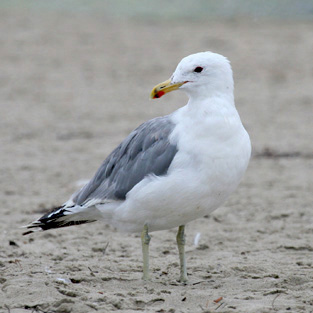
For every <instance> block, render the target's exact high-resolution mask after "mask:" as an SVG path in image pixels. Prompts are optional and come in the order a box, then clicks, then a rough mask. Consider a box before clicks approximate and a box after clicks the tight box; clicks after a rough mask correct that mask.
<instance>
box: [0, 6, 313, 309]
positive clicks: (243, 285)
mask: <svg viewBox="0 0 313 313" xmlns="http://www.w3.org/2000/svg"><path fill="white" fill-rule="evenodd" d="M0 27H1V33H0V60H1V70H0V106H1V123H0V142H1V154H0V186H1V187H0V192H1V219H0V227H1V228H0V231H1V232H0V242H1V245H0V286H1V292H0V312H10V313H20V312H47V313H48V312H58V313H62V312H64V313H65V312H73V313H74V312H75V313H85V312H113V311H120V312H137V311H138V312H245V313H248V312H260V313H261V312H262V313H263V312H313V263H312V262H313V215H312V203H313V193H312V188H313V175H312V170H313V144H312V133H313V123H312V112H313V111H312V108H313V94H312V86H313V65H312V64H313V63H312V51H313V22H309V21H307V22H305V21H286V20H280V21H277V20H264V19H257V20H251V21H243V20H236V19H234V20H216V19H214V20H207V21H203V20H202V21H183V20H179V19H178V20H175V21H172V22H170V21H163V22H158V21H152V22H151V21H149V20H146V21H145V20H136V19H127V20H123V21H117V20H116V19H114V18H109V17H103V16H101V14H97V13H94V14H92V13H90V12H78V13H77V12H76V13H75V12H59V11H53V10H51V11H49V10H47V11H40V10H38V11H36V10H31V11H28V10H22V9H17V8H7V9H4V10H2V11H1V12H0ZM206 50H211V51H214V52H218V53H221V54H223V55H225V56H227V57H228V58H229V59H230V61H231V63H232V66H233V70H234V78H235V86H236V87H235V96H236V105H237V108H238V111H239V113H240V115H241V118H242V121H243V123H244V125H245V127H246V129H247V130H248V132H249V134H250V136H251V140H252V144H253V157H252V159H251V163H250V166H249V168H248V171H247V173H246V176H245V178H244V180H243V181H242V183H241V185H240V187H239V188H238V190H237V191H236V192H235V193H234V194H233V195H232V196H231V198H230V199H229V200H228V201H227V203H225V205H224V206H223V207H221V208H219V209H218V210H217V211H215V212H214V213H213V214H212V215H210V216H208V217H205V218H202V219H199V220H196V221H193V222H191V223H189V224H188V225H187V226H186V233H187V245H186V255H187V267H188V274H189V279H190V281H189V283H188V284H187V285H182V284H180V283H178V282H177V281H176V279H177V278H178V276H179V266H178V262H179V260H178V253H177V248H176V242H175V236H176V229H173V230H168V231H161V232H155V233H152V240H151V244H150V254H151V256H150V263H151V264H150V265H151V278H152V279H151V282H143V281H142V280H141V275H142V256H141V243H140V234H131V235H128V234H121V233H117V232H116V231H115V230H114V229H112V228H111V227H110V226H107V225H104V224H101V223H93V224H88V225H82V226H78V227H70V228H66V229H59V230H53V231H48V232H41V233H36V234H33V235H29V236H26V237H23V236H22V232H23V230H22V229H20V228H19V227H20V226H22V225H25V224H27V223H29V222H31V221H33V220H34V219H36V218H38V217H39V216H41V215H42V214H43V213H44V212H46V211H47V210H49V209H50V208H52V207H54V206H57V205H60V204H62V203H63V202H65V201H66V200H67V199H68V197H69V196H70V195H71V194H72V193H73V192H74V191H75V190H76V189H77V188H78V186H79V183H81V181H85V180H88V179H90V178H91V177H92V176H93V174H94V172H95V171H96V170H97V168H98V167H99V165H100V164H101V162H102V161H103V160H104V158H105V157H106V156H107V155H108V154H109V153H110V152H111V151H112V149H113V148H115V146H116V145H117V144H118V143H119V142H120V141H121V140H122V139H123V138H124V137H125V136H126V135H127V134H128V133H129V132H130V131H131V130H132V129H134V128H135V127H137V126H138V125H139V124H140V123H142V122H144V121H146V120H148V119H150V118H153V117H156V116H161V115H165V114H168V113H170V112H172V111H174V110H175V109H177V108H179V107H180V106H182V105H184V104H185V103H186V101H187V98H186V96H185V95H184V94H183V93H180V92H175V93H171V94H169V95H166V96H165V97H163V98H162V99H160V100H155V101H149V93H150V90H151V88H152V87H153V86H154V85H155V84H157V83H159V82H161V81H163V80H166V79H167V78H169V77H170V75H171V74H172V72H173V70H174V69H175V67H176V65H177V63H178V62H179V61H180V59H181V58H182V57H184V56H186V55H189V54H191V53H195V52H199V51H206ZM199 234H200V235H199ZM199 236H200V239H199V242H198V245H195V242H194V239H195V237H198V238H199ZM221 298H222V299H221ZM214 300H216V301H215V302H214Z"/></svg>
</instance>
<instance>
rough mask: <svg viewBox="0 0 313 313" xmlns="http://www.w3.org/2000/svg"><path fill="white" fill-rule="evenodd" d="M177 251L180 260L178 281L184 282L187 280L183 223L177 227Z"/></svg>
mask: <svg viewBox="0 0 313 313" xmlns="http://www.w3.org/2000/svg"><path fill="white" fill-rule="evenodd" d="M176 241H177V247H178V253H179V261H180V278H179V281H180V282H181V283H185V282H187V281H188V278H187V270H186V257H185V242H186V240H185V225H181V226H179V227H178V232H177V236H176Z"/></svg>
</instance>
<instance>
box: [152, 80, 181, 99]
mask: <svg viewBox="0 0 313 313" xmlns="http://www.w3.org/2000/svg"><path fill="white" fill-rule="evenodd" d="M184 83H185V82H183V83H176V84H172V83H171V79H168V80H166V81H165V82H163V83H160V84H158V85H156V86H155V87H154V88H153V89H152V91H151V93H150V98H151V99H156V98H161V97H162V96H163V95H165V94H166V93H168V92H171V91H173V90H176V89H178V88H179V87H180V86H182V85H183V84H184Z"/></svg>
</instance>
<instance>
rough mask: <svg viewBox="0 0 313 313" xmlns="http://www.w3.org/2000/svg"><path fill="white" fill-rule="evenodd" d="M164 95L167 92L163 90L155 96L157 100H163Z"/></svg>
mask: <svg viewBox="0 0 313 313" xmlns="http://www.w3.org/2000/svg"><path fill="white" fill-rule="evenodd" d="M164 95H165V92H164V91H162V90H161V91H159V92H158V93H157V94H156V95H155V98H161V97H162V96H164Z"/></svg>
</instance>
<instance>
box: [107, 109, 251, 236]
mask: <svg viewBox="0 0 313 313" xmlns="http://www.w3.org/2000/svg"><path fill="white" fill-rule="evenodd" d="M234 110H235V109H234ZM188 114H190V112H188V110H187V109H186V107H184V108H182V109H180V110H178V111H176V112H175V113H174V114H173V116H172V118H173V121H174V123H175V124H176V127H175V129H174V131H173V134H172V136H171V138H170V140H171V141H172V142H173V143H174V144H176V145H177V147H178V152H177V154H176V156H175V158H174V160H173V162H172V164H171V166H170V168H169V171H168V174H167V175H166V176H162V177H156V176H150V177H147V178H145V179H144V180H143V181H141V182H140V183H139V184H137V185H136V186H135V187H134V188H133V189H132V190H131V191H130V192H129V194H128V195H127V199H126V201H125V202H124V203H123V204H121V205H120V206H119V207H118V208H117V209H116V210H115V212H114V214H113V224H114V225H115V226H116V227H117V228H119V229H120V230H125V231H141V229H142V227H143V225H144V224H148V226H149V230H150V231H155V230H162V229H169V228H173V227H177V226H179V225H183V224H186V223H188V222H190V221H192V220H194V219H196V218H199V217H202V216H204V215H206V214H208V213H210V212H212V211H213V210H215V209H216V208H217V207H218V206H220V205H221V204H222V203H223V202H224V201H225V200H226V199H227V197H228V196H229V195H230V194H231V193H232V192H233V191H234V190H235V189H236V187H237V186H238V184H239V182H240V180H241V178H242V177H243V174H244V172H245V170H246V168H247V165H248V161H249V158H250V152H251V146H250V140H249V136H248V134H247V132H246V131H245V129H244V128H243V126H242V124H241V121H240V119H239V116H238V114H237V112H236V110H235V111H234V113H231V114H228V115H221V116H215V117H214V118H212V116H210V115H207V116H205V114H206V113H205V112H199V111H198V112H197V113H196V114H198V115H197V116H189V115H188Z"/></svg>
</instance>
